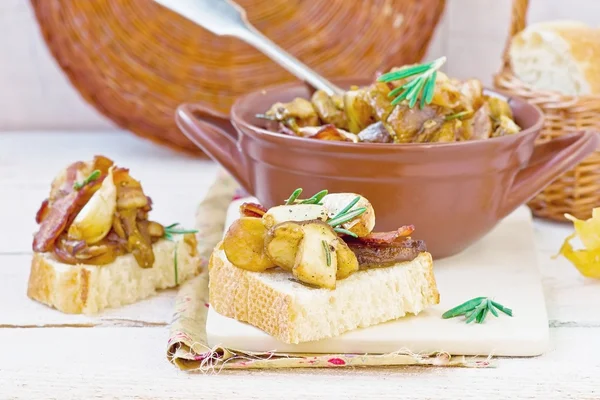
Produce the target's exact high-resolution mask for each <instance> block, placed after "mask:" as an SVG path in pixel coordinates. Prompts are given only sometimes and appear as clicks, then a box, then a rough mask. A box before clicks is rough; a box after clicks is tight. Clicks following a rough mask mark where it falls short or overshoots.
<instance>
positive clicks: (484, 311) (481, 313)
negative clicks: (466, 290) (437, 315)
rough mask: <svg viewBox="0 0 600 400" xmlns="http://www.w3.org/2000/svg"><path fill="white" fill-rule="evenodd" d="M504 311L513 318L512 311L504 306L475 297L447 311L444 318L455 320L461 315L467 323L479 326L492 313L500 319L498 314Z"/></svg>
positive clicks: (487, 299)
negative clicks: (474, 323)
mask: <svg viewBox="0 0 600 400" xmlns="http://www.w3.org/2000/svg"><path fill="white" fill-rule="evenodd" d="M497 310H499V311H502V312H503V313H504V314H506V315H508V316H509V317H512V315H513V314H512V310H511V309H510V308H508V307H505V306H503V305H502V304H500V303H497V302H495V301H493V300H491V299H489V298H487V297H475V298H474V299H471V300H469V301H466V302H464V303H462V304H460V305H458V306H456V307H454V308H452V309H450V310H448V311H446V312H445V313H444V314H443V315H442V318H444V319H448V318H455V317H459V316H461V315H464V316H465V322H466V323H467V324H470V323H471V322H473V321H475V322H476V323H478V324H481V323H483V321H484V320H485V318H486V317H487V315H488V313H490V312H491V313H492V315H494V316H495V317H498V312H497Z"/></svg>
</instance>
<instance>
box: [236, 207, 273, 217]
mask: <svg viewBox="0 0 600 400" xmlns="http://www.w3.org/2000/svg"><path fill="white" fill-rule="evenodd" d="M266 212H267V209H266V208H265V207H263V206H261V205H260V204H257V203H244V204H242V205H241V206H240V215H241V216H244V217H255V218H261V217H262V216H263V215H265V213H266Z"/></svg>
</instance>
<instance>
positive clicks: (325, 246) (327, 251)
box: [321, 240, 331, 267]
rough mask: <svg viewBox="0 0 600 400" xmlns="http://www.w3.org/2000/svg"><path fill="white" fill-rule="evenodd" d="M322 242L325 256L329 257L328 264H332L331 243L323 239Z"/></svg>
mask: <svg viewBox="0 0 600 400" xmlns="http://www.w3.org/2000/svg"><path fill="white" fill-rule="evenodd" d="M321 244H322V245H323V250H325V257H327V266H328V267H329V266H330V265H331V251H330V250H329V245H328V244H327V242H326V241H324V240H321Z"/></svg>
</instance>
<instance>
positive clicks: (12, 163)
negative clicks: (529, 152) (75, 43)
mask: <svg viewBox="0 0 600 400" xmlns="http://www.w3.org/2000/svg"><path fill="white" fill-rule="evenodd" d="M94 154H105V155H107V156H109V157H112V158H113V159H114V160H115V161H117V162H118V163H119V164H122V165H125V166H128V167H130V168H131V170H132V173H133V174H134V176H136V177H138V178H140V179H141V180H142V182H143V184H144V186H145V188H146V191H147V192H148V193H149V194H150V195H151V196H152V197H153V199H154V203H155V210H154V211H153V214H154V218H156V219H157V220H158V221H161V222H165V223H170V222H176V221H177V222H181V223H182V224H184V225H191V224H193V221H194V214H195V210H196V206H197V204H198V202H199V200H200V199H201V198H202V196H203V194H204V193H205V192H206V190H207V188H208V185H209V184H210V183H211V182H212V179H213V178H214V175H215V173H216V171H217V166H216V165H215V164H213V163H211V162H209V161H207V160H199V159H194V158H190V157H186V156H182V155H180V154H176V153H174V152H171V151H170V150H165V149H162V148H158V147H156V146H154V145H152V144H149V143H148V142H146V141H142V140H140V139H137V138H135V137H133V136H131V135H128V134H124V133H119V132H116V133H115V132H112V133H107V132H97V133H86V134H83V133H69V134H57V133H21V132H20V133H0V195H1V196H0V222H1V223H2V226H3V228H4V229H2V230H1V231H0V289H1V290H0V399H5V398H6V399H12V398H18V399H38V398H39V399H42V398H44V399H46V398H56V399H67V398H76V399H81V398H102V397H106V398H136V399H137V398H144V399H146V398H148V399H154V398H167V399H169V398H173V399H175V398H177V399H182V398H191V397H194V398H231V397H232V396H237V397H241V398H261V399H271V398H281V397H282V396H284V397H286V398H291V399H296V398H307V397H309V396H312V397H316V398H320V397H328V398H344V399H347V398H365V397H367V396H368V397H369V398H400V397H401V398H405V399H417V398H454V399H457V398H460V399H482V398H486V399H513V398H540V399H555V398H556V399H558V398H573V399H598V398H600V380H598V378H597V376H598V375H599V373H600V340H599V339H598V338H599V337H600V312H599V311H598V304H600V282H599V281H592V280H588V279H584V278H582V277H581V276H580V275H579V274H578V272H577V271H576V270H575V269H574V268H573V267H572V266H571V265H570V264H569V263H568V262H566V261H565V260H564V259H561V258H559V259H556V260H553V259H552V258H551V257H552V255H553V254H555V253H556V251H557V249H558V248H559V247H560V244H561V243H562V240H563V238H564V237H565V236H566V235H568V234H569V233H570V231H571V227H570V226H569V225H563V224H555V223H548V222H542V221H536V222H535V229H536V248H537V254H538V259H539V264H540V270H541V273H542V275H543V284H544V291H545V296H546V304H547V307H548V314H549V325H550V326H551V328H552V329H551V347H552V350H551V351H550V352H549V353H548V354H546V355H544V356H542V357H539V358H532V359H501V360H500V361H499V365H498V368H495V369H488V370H472V369H433V368H396V369H391V368H389V369H346V370H342V369H340V370H295V371H253V372H247V371H238V372H222V373H221V374H215V375H214V376H203V375H200V374H187V373H183V372H180V371H178V370H176V369H175V368H174V367H173V366H171V365H170V364H169V363H168V362H167V360H166V357H165V346H166V339H167V334H168V332H167V325H168V323H169V321H170V318H171V313H172V305H173V300H174V296H175V292H174V291H166V292H162V293H161V294H160V295H159V296H157V297H155V298H152V299H149V300H146V301H143V302H140V303H138V304H134V305H132V306H129V307H124V308H121V309H117V310H109V311H106V312H105V313H103V314H101V315H99V316H97V317H85V316H70V315H64V314H61V313H59V312H57V311H54V310H52V309H50V308H48V307H45V306H42V305H40V304H37V303H35V302H33V301H31V300H29V299H28V298H27V297H26V296H25V290H26V284H27V277H28V275H29V258H30V256H31V235H32V232H33V231H34V230H35V228H36V226H35V222H34V220H33V216H34V213H35V211H36V209H37V207H38V205H39V203H40V202H41V200H42V199H43V198H44V197H45V196H46V195H47V191H48V188H49V182H50V180H51V179H52V178H53V177H54V175H55V174H56V173H57V171H58V170H60V169H61V168H62V167H64V166H65V165H66V164H68V163H70V162H72V161H74V160H81V159H87V158H89V157H91V156H92V155H94ZM474 284H475V283H474ZM441 334H443V333H441Z"/></svg>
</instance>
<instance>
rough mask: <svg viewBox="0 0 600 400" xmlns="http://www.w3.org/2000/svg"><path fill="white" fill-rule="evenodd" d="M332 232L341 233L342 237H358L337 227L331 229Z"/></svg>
mask: <svg viewBox="0 0 600 400" xmlns="http://www.w3.org/2000/svg"><path fill="white" fill-rule="evenodd" d="M333 230H334V231H336V232H337V233H341V234H344V235H348V236H352V237H355V238H356V237H358V235H357V234H356V233H354V232H352V231H349V230H348V229H344V228H340V227H337V228H333Z"/></svg>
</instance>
